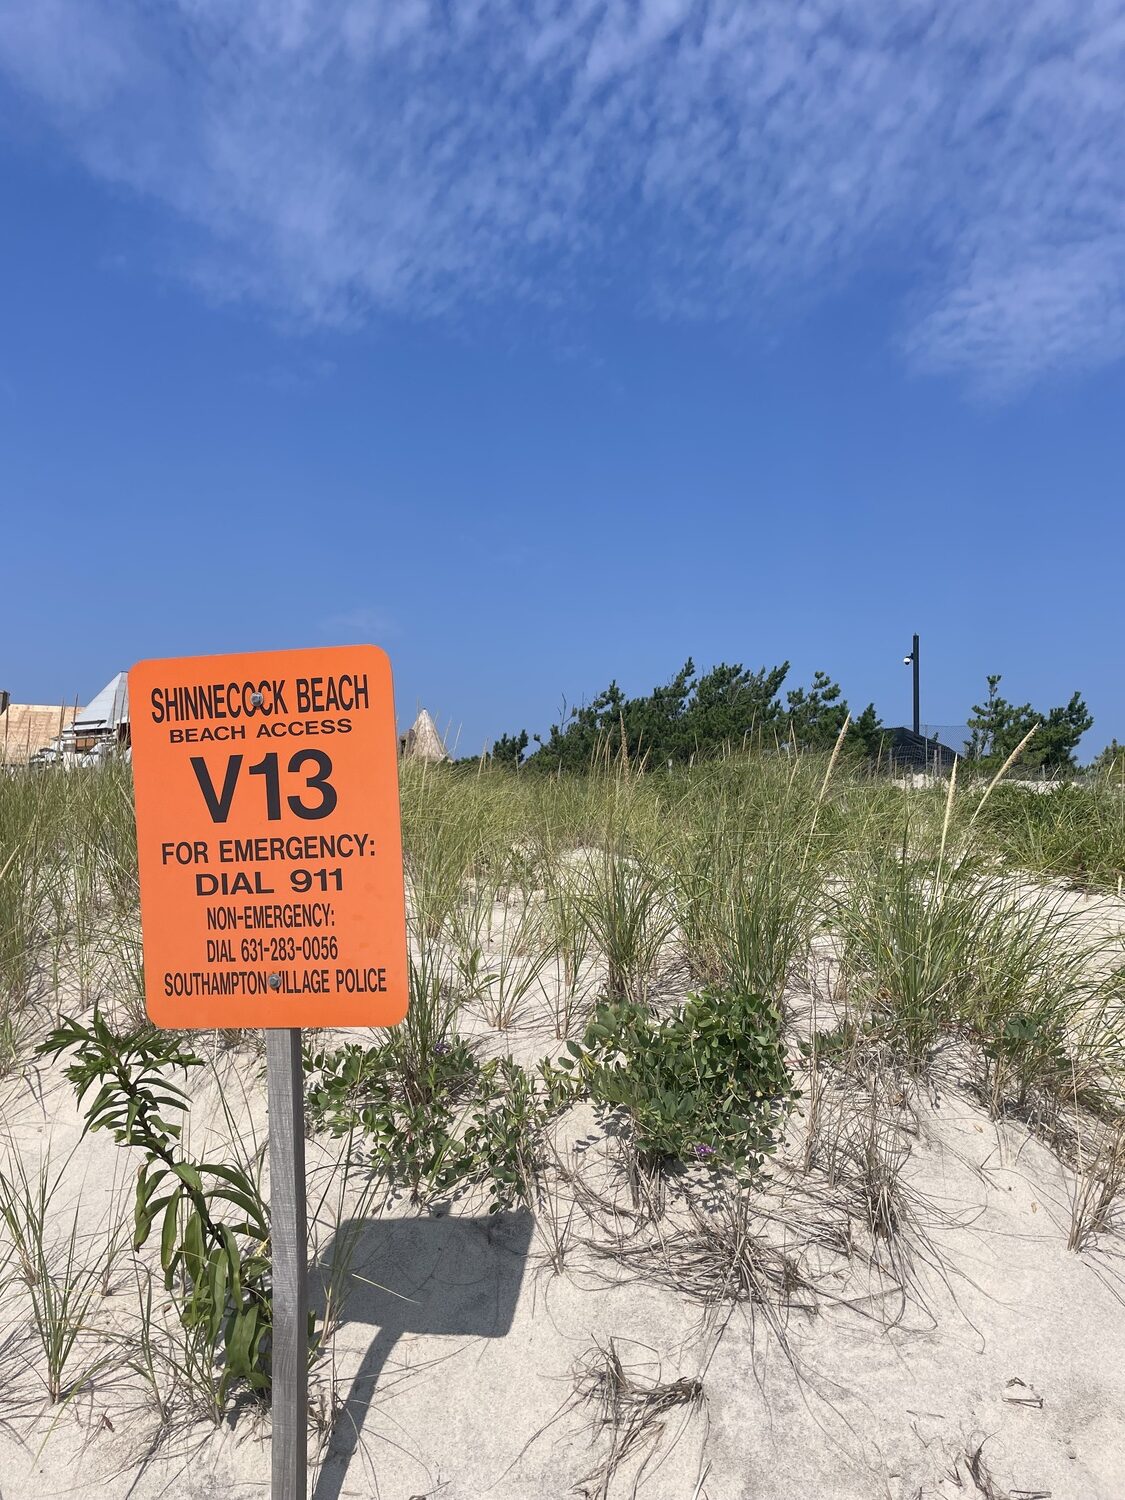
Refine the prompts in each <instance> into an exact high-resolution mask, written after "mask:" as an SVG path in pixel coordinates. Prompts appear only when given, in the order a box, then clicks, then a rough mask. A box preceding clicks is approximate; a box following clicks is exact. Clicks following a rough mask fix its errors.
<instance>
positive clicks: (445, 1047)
mask: <svg viewBox="0 0 1125 1500" xmlns="http://www.w3.org/2000/svg"><path fill="white" fill-rule="evenodd" d="M450 1050H451V1049H450V1046H449V1043H448V1042H435V1043H434V1051H435V1052H436V1053H437V1055H438V1057H444V1056H445V1055H446V1053H447V1052H449V1051H450Z"/></svg>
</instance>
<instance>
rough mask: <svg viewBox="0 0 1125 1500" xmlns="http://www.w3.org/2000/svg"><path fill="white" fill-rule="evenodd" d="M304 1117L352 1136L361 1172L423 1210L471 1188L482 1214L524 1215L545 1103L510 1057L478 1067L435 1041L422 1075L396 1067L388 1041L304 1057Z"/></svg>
mask: <svg viewBox="0 0 1125 1500" xmlns="http://www.w3.org/2000/svg"><path fill="white" fill-rule="evenodd" d="M305 1067H306V1071H307V1072H308V1074H309V1077H310V1083H309V1089H308V1118H309V1122H310V1124H311V1125H312V1126H313V1127H314V1128H318V1127H319V1128H323V1129H326V1130H328V1131H330V1132H331V1133H332V1134H333V1135H336V1136H341V1135H346V1134H349V1133H351V1132H357V1133H358V1134H359V1136H360V1138H361V1141H363V1142H364V1143H365V1144H364V1147H363V1149H365V1150H366V1151H367V1153H368V1161H369V1165H370V1166H371V1167H372V1169H373V1170H375V1171H378V1172H380V1173H382V1174H384V1175H385V1176H386V1177H387V1179H388V1180H389V1181H390V1182H391V1183H394V1184H397V1185H400V1186H403V1187H407V1188H409V1190H410V1198H411V1201H412V1202H413V1203H415V1204H420V1203H424V1202H426V1201H427V1200H430V1199H432V1198H435V1197H441V1196H443V1195H444V1194H447V1193H451V1192H455V1191H459V1190H463V1189H465V1188H468V1187H471V1186H473V1185H475V1184H483V1185H485V1186H486V1187H487V1188H488V1191H489V1195H490V1198H491V1203H490V1205H489V1211H490V1212H493V1213H495V1212H499V1211H500V1210H501V1209H506V1208H511V1207H514V1206H515V1205H517V1204H522V1205H524V1206H526V1207H531V1206H532V1203H533V1201H534V1198H535V1194H536V1181H537V1168H538V1159H539V1147H540V1140H541V1137H542V1132H543V1129H544V1127H545V1125H546V1121H547V1102H546V1099H545V1097H544V1096H543V1090H542V1089H541V1088H539V1087H537V1086H536V1082H535V1079H534V1078H533V1077H532V1076H531V1075H530V1074H528V1073H527V1072H526V1070H525V1069H523V1068H521V1067H520V1066H519V1064H518V1063H516V1062H513V1061H512V1059H511V1058H509V1057H506V1058H492V1059H490V1060H489V1061H488V1062H485V1063H481V1062H480V1061H479V1060H478V1059H477V1057H476V1056H475V1054H474V1053H473V1052H472V1050H471V1048H470V1047H469V1046H468V1044H467V1043H466V1042H464V1041H463V1040H462V1039H461V1038H459V1037H454V1038H451V1039H450V1040H448V1041H444V1042H440V1043H438V1044H437V1046H436V1047H435V1048H434V1049H433V1051H432V1052H431V1054H430V1057H429V1061H428V1064H427V1067H426V1069H425V1070H424V1071H423V1072H422V1073H418V1072H408V1071H407V1070H405V1069H404V1067H403V1056H402V1052H401V1050H400V1049H399V1048H398V1047H396V1045H395V1043H394V1040H393V1039H392V1040H390V1041H387V1042H383V1043H380V1044H377V1045H376V1046H373V1047H360V1046H358V1045H357V1044H356V1043H348V1044H346V1045H345V1046H343V1047H339V1048H336V1049H334V1050H332V1051H320V1052H311V1051H310V1052H307V1053H306V1057H305Z"/></svg>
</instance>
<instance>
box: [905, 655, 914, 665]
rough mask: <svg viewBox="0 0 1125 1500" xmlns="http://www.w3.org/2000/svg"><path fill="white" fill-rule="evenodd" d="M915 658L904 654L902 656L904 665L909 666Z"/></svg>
mask: <svg viewBox="0 0 1125 1500" xmlns="http://www.w3.org/2000/svg"><path fill="white" fill-rule="evenodd" d="M913 660H914V658H913V657H912V656H904V657H903V658H902V664H903V666H904V667H908V666H909V665H910V663H911V662H912V661H913Z"/></svg>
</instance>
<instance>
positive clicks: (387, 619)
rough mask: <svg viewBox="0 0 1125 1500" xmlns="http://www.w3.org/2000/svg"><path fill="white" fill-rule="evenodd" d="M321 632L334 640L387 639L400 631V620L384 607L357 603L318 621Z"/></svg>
mask: <svg viewBox="0 0 1125 1500" xmlns="http://www.w3.org/2000/svg"><path fill="white" fill-rule="evenodd" d="M317 629H318V630H319V632H320V634H321V635H322V636H324V637H326V638H328V639H330V640H332V641H369V640H370V641H385V640H389V639H391V638H393V637H394V636H397V635H398V633H399V627H398V621H397V620H396V619H395V617H394V615H392V614H390V613H389V612H388V611H387V610H384V609H374V608H372V607H371V606H370V605H367V604H357V605H355V606H354V607H353V608H351V609H342V610H338V611H337V612H336V613H334V614H331V615H326V616H325V617H324V619H323V620H320V621H318V623H317Z"/></svg>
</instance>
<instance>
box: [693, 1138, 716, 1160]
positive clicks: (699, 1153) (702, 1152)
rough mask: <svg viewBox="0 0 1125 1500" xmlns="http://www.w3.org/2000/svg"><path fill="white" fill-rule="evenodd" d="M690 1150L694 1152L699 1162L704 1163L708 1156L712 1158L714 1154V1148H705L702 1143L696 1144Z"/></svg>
mask: <svg viewBox="0 0 1125 1500" xmlns="http://www.w3.org/2000/svg"><path fill="white" fill-rule="evenodd" d="M691 1149H692V1150H693V1151H694V1152H695V1154H696V1157H697V1158H698V1160H699V1161H706V1160H707V1158H708V1157H709V1156H714V1154H715V1148H714V1146H705V1145H704V1144H703V1142H702V1141H700V1142H698V1144H696V1145H694V1146H693V1147H692V1148H691Z"/></svg>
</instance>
